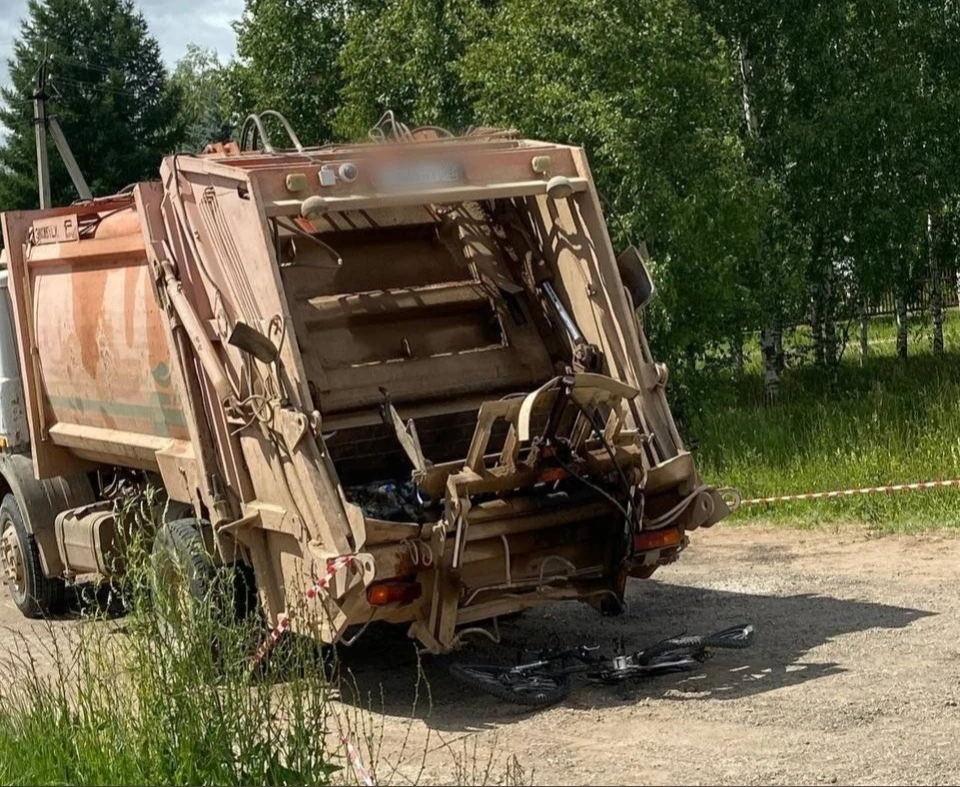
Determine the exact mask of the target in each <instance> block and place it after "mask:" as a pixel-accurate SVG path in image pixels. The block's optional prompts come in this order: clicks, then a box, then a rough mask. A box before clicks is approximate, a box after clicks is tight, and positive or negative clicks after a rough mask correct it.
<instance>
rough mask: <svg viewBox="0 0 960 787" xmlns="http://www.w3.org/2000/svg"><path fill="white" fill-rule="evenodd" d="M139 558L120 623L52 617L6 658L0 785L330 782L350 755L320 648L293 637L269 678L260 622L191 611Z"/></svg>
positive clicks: (0, 695) (207, 607) (199, 607)
mask: <svg viewBox="0 0 960 787" xmlns="http://www.w3.org/2000/svg"><path fill="white" fill-rule="evenodd" d="M132 556H133V559H132V561H131V564H132V565H131V569H130V571H129V572H128V574H127V577H126V581H125V583H124V591H123V596H124V598H123V601H124V604H125V605H126V608H127V610H128V615H127V616H126V617H125V618H124V619H122V621H121V620H117V619H113V620H106V619H104V613H103V612H101V611H94V612H92V613H90V612H88V614H87V619H86V620H84V621H82V622H81V623H80V624H79V625H77V626H70V627H68V628H67V629H66V630H65V629H64V627H58V626H56V625H55V624H54V623H50V624H49V625H48V626H47V627H46V630H45V631H44V632H42V633H41V634H40V635H39V636H37V637H28V636H20V637H19V638H18V648H17V649H16V651H15V652H14V653H9V654H7V656H6V657H5V658H4V660H3V666H2V675H0V783H3V784H78V785H85V784H224V785H234V784H235V785H247V784H327V783H329V782H330V780H331V777H332V775H333V774H334V773H335V772H336V771H337V770H338V766H339V765H341V764H342V760H338V759H336V758H333V757H331V755H330V750H331V748H332V746H331V745H330V743H331V741H335V742H336V743H335V744H333V745H335V746H337V747H339V736H337V735H335V734H334V733H335V729H331V727H332V726H335V722H334V720H333V716H332V715H331V714H330V713H329V712H328V711H329V700H330V687H329V684H328V681H327V679H326V677H325V675H324V671H323V669H321V668H319V667H318V664H317V662H316V658H315V656H316V653H315V651H314V649H313V647H312V646H310V645H309V644H304V642H303V641H298V640H291V641H288V642H286V643H285V645H286V652H285V654H284V655H285V659H284V662H285V663H284V670H285V671H284V674H283V679H282V680H280V681H277V680H273V679H271V676H267V678H266V679H265V678H264V676H262V675H259V674H257V673H256V672H255V671H254V670H252V669H251V666H250V652H251V647H250V646H251V638H253V639H256V638H258V637H260V636H262V631H261V629H260V627H259V626H257V625H256V624H253V623H250V624H247V625H226V624H224V623H223V622H222V621H221V620H218V619H216V618H215V617H214V615H213V614H211V610H213V609H215V608H216V605H215V604H210V603H199V604H190V605H185V604H184V603H183V597H182V596H180V595H179V594H178V593H175V592H172V591H170V589H169V588H166V587H163V586H160V585H158V583H156V582H154V581H152V578H151V576H150V570H151V569H150V563H149V561H148V560H147V559H146V555H145V551H144V550H142V549H138V548H136V547H135V548H134V549H133V550H132ZM214 592H223V587H220V588H217V589H215V591H214ZM272 677H273V678H275V677H276V676H275V675H274V676H272ZM350 780H351V779H349V778H348V779H347V781H350ZM341 781H343V779H341Z"/></svg>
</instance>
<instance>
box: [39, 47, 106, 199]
mask: <svg viewBox="0 0 960 787" xmlns="http://www.w3.org/2000/svg"><path fill="white" fill-rule="evenodd" d="M48 61H49V58H48V57H47V47H46V44H44V47H43V60H42V61H41V62H40V68H38V69H37V86H36V91H35V92H34V94H33V123H34V126H35V127H36V134H37V184H38V185H39V187H40V209H41V210H45V209H46V208H49V207H50V165H49V162H48V160H47V132H48V131H49V132H50V136H51V137H53V142H54V144H55V145H56V146H57V150H58V151H59V153H60V158H61V159H63V164H64V166H65V167H66V168H67V172H68V173H69V174H70V180H72V181H73V185H74V188H76V190H77V194H79V195H80V199H84V200H87V199H93V195H92V194H91V193H90V187H89V186H88V185H87V181H86V180H85V179H84V177H83V173H82V172H80V167H79V166H77V160H76V159H75V158H74V157H73V152H72V151H71V150H70V145H69V143H68V142H67V138H66V137H65V136H64V134H63V129H61V128H60V123H59V121H58V120H57V119H56V118H55V117H47V107H46V100H47V63H48Z"/></svg>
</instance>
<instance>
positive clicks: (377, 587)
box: [367, 580, 423, 607]
mask: <svg viewBox="0 0 960 787" xmlns="http://www.w3.org/2000/svg"><path fill="white" fill-rule="evenodd" d="M422 592H423V588H422V587H421V586H420V583H419V582H402V581H396V580H390V581H389V582H376V583H374V584H372V585H370V587H368V588H367V601H368V602H369V603H370V606H373V607H386V606H388V605H389V604H396V605H398V606H401V607H402V606H403V605H404V604H412V603H413V602H414V601H416V600H417V599H418V598H420V594H421V593H422Z"/></svg>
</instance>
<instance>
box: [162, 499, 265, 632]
mask: <svg viewBox="0 0 960 787" xmlns="http://www.w3.org/2000/svg"><path fill="white" fill-rule="evenodd" d="M152 560H153V575H154V582H156V583H158V584H159V583H163V585H164V588H163V592H166V593H169V594H170V599H169V600H171V601H176V602H177V603H183V602H188V603H203V604H211V605H212V607H213V608H212V609H211V612H212V613H213V615H214V616H215V619H216V620H217V621H218V622H222V623H232V622H238V621H242V620H245V619H246V618H247V617H249V616H250V615H252V614H253V613H254V612H255V611H256V610H257V607H258V600H257V589H256V581H255V579H254V575H253V571H252V570H251V569H250V567H249V566H247V565H246V564H244V563H240V562H238V563H234V564H231V565H229V566H222V565H219V564H218V563H217V562H216V560H215V559H214V556H213V555H211V554H210V551H209V550H208V549H207V545H206V543H205V542H204V539H203V533H202V531H201V525H200V523H198V522H197V520H196V519H192V518H191V519H177V520H174V521H172V522H167V523H165V524H164V525H163V526H161V527H160V529H159V530H158V531H157V535H156V538H155V539H154V542H153V554H152ZM224 572H228V573H226V574H225V573H224ZM220 580H223V585H222V586H218V581H220ZM157 589H158V590H160V588H157ZM181 591H184V593H183V597H182V598H176V597H177V596H179V595H180V593H181Z"/></svg>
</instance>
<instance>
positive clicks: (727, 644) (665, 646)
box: [639, 624, 756, 663]
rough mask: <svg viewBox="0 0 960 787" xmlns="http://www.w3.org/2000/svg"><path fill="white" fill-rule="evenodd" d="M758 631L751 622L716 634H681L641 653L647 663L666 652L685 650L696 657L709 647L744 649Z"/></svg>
mask: <svg viewBox="0 0 960 787" xmlns="http://www.w3.org/2000/svg"><path fill="white" fill-rule="evenodd" d="M755 634H756V631H755V630H754V628H753V626H752V625H751V624H743V625H740V626H731V627H730V628H727V629H723V631H717V632H716V633H714V634H708V635H706V636H681V637H671V638H670V639H665V640H663V641H662V642H658V643H656V644H655V645H651V646H650V647H649V648H644V649H643V650H642V651H640V653H639V657H640V660H641V663H645V662H647V661H649V660H650V659H652V658H655V657H656V656H660V655H662V654H664V653H672V652H676V651H683V652H685V653H689V654H690V655H691V656H694V658H696V654H702V653H703V652H704V651H705V650H706V649H707V648H716V649H718V650H744V649H745V648H749V647H750V646H751V645H752V644H753V640H754V636H755Z"/></svg>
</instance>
